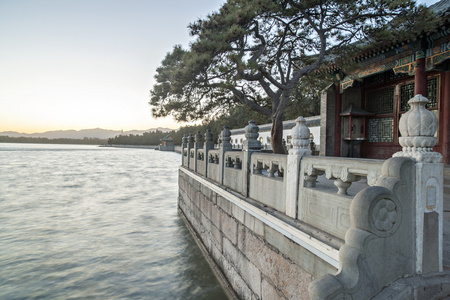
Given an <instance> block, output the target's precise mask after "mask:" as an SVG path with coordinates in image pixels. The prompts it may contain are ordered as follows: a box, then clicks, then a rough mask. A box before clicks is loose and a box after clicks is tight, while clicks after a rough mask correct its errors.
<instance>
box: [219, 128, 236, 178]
mask: <svg viewBox="0 0 450 300" xmlns="http://www.w3.org/2000/svg"><path fill="white" fill-rule="evenodd" d="M220 141H221V144H220V148H219V149H220V154H219V168H220V178H219V182H220V183H221V184H223V174H224V169H225V152H227V151H231V150H233V146H232V145H231V131H230V127H228V126H227V125H225V126H224V127H223V130H222V132H221V133H220Z"/></svg>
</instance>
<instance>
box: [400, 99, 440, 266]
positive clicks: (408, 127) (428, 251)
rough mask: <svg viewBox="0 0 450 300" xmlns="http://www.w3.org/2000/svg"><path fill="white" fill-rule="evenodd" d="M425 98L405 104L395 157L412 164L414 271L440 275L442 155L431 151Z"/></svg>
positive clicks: (432, 119)
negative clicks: (414, 186) (413, 166)
mask: <svg viewBox="0 0 450 300" xmlns="http://www.w3.org/2000/svg"><path fill="white" fill-rule="evenodd" d="M428 102H429V101H428V99H427V98H425V97H423V96H422V95H420V94H418V95H416V96H414V97H413V98H412V99H411V100H409V101H408V103H409V105H410V110H409V111H408V112H406V113H405V114H404V115H403V116H402V117H401V118H400V123H399V130H400V134H401V137H400V138H399V143H400V145H401V146H402V151H401V152H397V153H395V154H394V155H393V156H394V157H408V158H411V159H413V160H414V162H415V171H416V174H415V177H416V188H415V206H416V216H415V223H416V224H415V228H416V235H415V236H416V254H417V256H416V272H417V273H423V274H425V273H429V272H442V271H443V262H442V259H443V257H442V249H443V233H442V232H443V184H444V183H443V181H444V179H443V178H444V175H443V172H444V167H443V164H442V163H441V162H442V155H441V154H440V153H438V152H434V151H433V147H434V146H435V145H436V143H437V138H436V137H435V136H434V135H435V133H436V130H437V127H438V120H437V117H436V116H435V115H434V114H433V113H432V112H430V111H429V110H427V109H426V107H425V105H426V104H427V103H428Z"/></svg>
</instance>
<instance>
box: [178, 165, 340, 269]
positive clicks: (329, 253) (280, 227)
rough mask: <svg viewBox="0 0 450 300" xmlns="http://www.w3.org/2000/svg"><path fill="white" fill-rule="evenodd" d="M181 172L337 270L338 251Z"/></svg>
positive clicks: (183, 170) (211, 184)
mask: <svg viewBox="0 0 450 300" xmlns="http://www.w3.org/2000/svg"><path fill="white" fill-rule="evenodd" d="M180 170H181V171H182V172H184V173H185V174H187V175H189V176H190V177H192V178H194V179H195V180H197V181H198V182H200V183H201V184H203V185H205V186H206V187H207V188H209V189H211V190H212V191H214V192H215V193H217V194H218V195H220V196H222V197H224V198H226V199H227V200H228V201H230V202H231V203H233V204H235V205H237V206H238V207H240V208H241V209H243V210H244V211H246V212H247V213H249V214H250V215H252V216H253V217H255V218H257V219H258V220H260V221H261V222H263V223H264V224H266V225H268V226H270V227H271V228H273V229H275V230H276V231H278V232H279V233H281V234H283V235H284V236H286V237H287V238H289V239H291V240H293V241H294V242H296V243H297V244H299V245H300V246H302V247H303V248H305V249H306V250H308V251H310V252H311V253H313V254H314V255H316V256H318V257H320V258H321V259H323V260H324V261H326V262H327V263H329V264H330V265H332V266H333V267H335V268H339V250H337V249H335V248H333V247H331V246H329V245H327V244H325V243H323V242H321V241H319V240H318V239H316V238H314V237H313V236H311V235H309V234H307V233H305V232H303V231H301V230H299V229H297V228H295V227H293V226H291V225H289V224H287V223H285V222H283V221H281V220H280V219H278V218H276V217H274V216H272V215H271V214H269V213H267V212H265V211H263V210H261V209H259V208H257V207H255V206H253V205H251V204H250V203H247V202H246V201H244V200H242V199H240V198H239V197H237V196H235V195H233V194H232V193H230V192H227V191H226V190H224V189H222V188H221V187H219V186H217V185H215V184H213V183H211V182H209V181H208V180H206V179H204V178H203V177H201V176H198V175H196V174H194V173H193V172H191V171H189V170H187V169H185V168H180Z"/></svg>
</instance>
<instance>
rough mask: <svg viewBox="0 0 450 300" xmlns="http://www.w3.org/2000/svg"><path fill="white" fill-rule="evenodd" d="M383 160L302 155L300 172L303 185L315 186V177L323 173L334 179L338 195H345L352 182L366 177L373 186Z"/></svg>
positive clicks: (378, 175)
mask: <svg viewBox="0 0 450 300" xmlns="http://www.w3.org/2000/svg"><path fill="white" fill-rule="evenodd" d="M383 162H384V160H376V159H356V158H343V157H312V156H310V157H304V159H303V161H302V171H301V174H303V175H304V178H303V180H304V187H309V188H312V187H315V186H316V181H317V177H318V176H320V175H325V177H326V179H328V180H334V185H335V186H336V187H337V188H338V190H337V193H338V194H339V195H347V190H348V188H349V187H350V186H351V184H352V183H353V182H356V181H359V180H361V178H366V181H367V184H368V185H369V186H373V185H375V184H376V182H377V179H378V178H379V177H380V176H381V166H382V165H383Z"/></svg>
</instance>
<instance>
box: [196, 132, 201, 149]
mask: <svg viewBox="0 0 450 300" xmlns="http://www.w3.org/2000/svg"><path fill="white" fill-rule="evenodd" d="M199 148H203V137H202V135H201V134H200V131H197V134H196V135H195V149H199Z"/></svg>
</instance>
